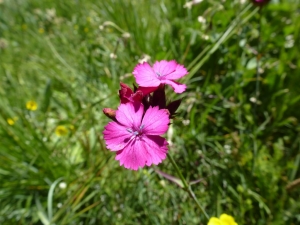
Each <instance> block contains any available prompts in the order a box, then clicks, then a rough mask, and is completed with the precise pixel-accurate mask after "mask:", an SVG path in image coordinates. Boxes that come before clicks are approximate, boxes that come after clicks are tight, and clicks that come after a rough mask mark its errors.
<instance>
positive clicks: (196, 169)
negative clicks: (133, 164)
mask: <svg viewBox="0 0 300 225" xmlns="http://www.w3.org/2000/svg"><path fill="white" fill-rule="evenodd" d="M299 5H300V4H299V0H272V1H271V3H270V4H268V5H267V6H265V7H263V8H261V9H259V8H258V7H255V6H253V5H252V4H251V3H250V1H242V0H232V1H228V0H227V1H225V0H224V1H217V0H209V1H202V2H201V3H199V4H193V2H192V1H191V2H186V1H184V0H178V1H173V0H161V1H156V0H147V1H146V0H98V1H94V0H68V1H60V0H0V99H1V100H0V224H3V225H11V224H44V225H46V224H76V225H78V224H120V225H121V224H206V223H207V221H206V219H205V217H204V216H203V214H202V213H201V211H199V209H198V208H197V206H196V204H195V203H194V202H193V201H192V199H190V198H189V196H188V194H187V193H186V192H184V190H182V189H180V188H179V187H178V186H177V185H176V184H174V183H172V182H170V181H169V180H167V179H165V178H164V177H162V176H161V175H159V174H158V173H157V172H156V170H160V171H163V172H165V173H168V174H170V175H173V176H176V173H175V170H174V169H173V167H172V165H171V163H170V162H169V161H168V159H166V160H165V161H163V163H161V164H160V165H159V166H152V167H149V168H144V169H140V170H139V171H137V172H136V171H130V170H126V169H125V168H123V167H120V166H119V164H118V162H117V161H115V160H114V157H115V153H112V152H110V151H109V150H107V149H106V148H105V143H104V141H103V136H102V131H103V127H104V126H105V125H106V124H107V123H108V121H109V119H108V118H106V117H105V116H104V115H103V114H102V109H103V108H105V107H111V108H117V106H118V104H119V99H118V96H117V93H118V92H117V91H118V89H119V82H125V83H127V84H129V85H131V84H132V83H133V82H134V79H133V76H132V71H133V68H134V67H135V65H136V64H137V63H138V62H139V61H141V60H148V62H150V63H154V62H155V61H156V60H161V59H166V60H171V59H175V60H176V61H178V62H179V63H181V64H183V65H185V67H187V68H188V70H189V72H190V73H189V75H188V76H187V77H186V78H184V79H182V80H181V82H185V83H186V84H187V86H188V89H187V91H186V92H185V93H183V94H182V95H180V96H175V95H174V94H172V91H171V90H170V89H168V90H169V99H175V98H179V97H182V98H183V101H182V104H181V106H180V108H179V110H178V116H177V118H176V119H174V121H173V123H172V126H171V127H170V130H169V132H168V135H167V139H168V140H169V142H170V143H171V145H170V148H169V149H170V151H169V154H172V156H173V157H174V158H175V160H176V162H177V164H178V166H179V167H180V169H181V171H182V173H183V175H184V176H185V177H186V178H187V180H189V181H193V180H198V179H201V181H200V182H199V183H197V184H194V185H192V188H193V190H194V192H195V194H196V196H197V198H198V200H199V201H200V203H201V204H202V206H203V207H204V208H205V210H206V211H207V213H208V214H209V215H210V216H219V215H220V214H222V213H227V214H229V215H232V216H233V217H234V218H235V220H236V222H237V223H238V224H239V225H240V224H261V225H265V224H295V225H296V224H300V201H299V196H300V190H299V183H300V182H299V180H297V179H299V177H300V168H299V165H300V136H299V132H300V123H299V122H300V121H299V119H300V110H299V105H300V71H299V68H300V55H299V50H300V49H299V47H300V43H299V39H300V38H299V32H300V10H299ZM28 101H33V102H31V104H32V106H34V105H35V103H36V104H37V109H36V110H30V109H34V108H30V107H28V105H27V107H26V103H28ZM28 108H29V109H28ZM297 181H298V184H297Z"/></svg>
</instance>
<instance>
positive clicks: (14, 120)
mask: <svg viewBox="0 0 300 225" xmlns="http://www.w3.org/2000/svg"><path fill="white" fill-rule="evenodd" d="M17 120H18V117H13V118H7V119H6V122H7V123H8V124H9V125H10V126H12V125H14V124H15V122H16V121H17Z"/></svg>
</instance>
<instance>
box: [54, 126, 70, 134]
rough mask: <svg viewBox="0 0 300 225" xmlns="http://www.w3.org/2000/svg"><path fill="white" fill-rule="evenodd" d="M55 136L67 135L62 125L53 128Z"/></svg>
mask: <svg viewBox="0 0 300 225" xmlns="http://www.w3.org/2000/svg"><path fill="white" fill-rule="evenodd" d="M55 134H56V136H58V137H61V136H66V135H67V134H68V129H67V128H66V127H65V126H63V125H59V126H57V127H56V128H55Z"/></svg>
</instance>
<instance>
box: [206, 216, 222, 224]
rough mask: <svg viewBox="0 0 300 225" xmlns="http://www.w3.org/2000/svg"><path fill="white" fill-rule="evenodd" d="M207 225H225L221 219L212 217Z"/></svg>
mask: <svg viewBox="0 0 300 225" xmlns="http://www.w3.org/2000/svg"><path fill="white" fill-rule="evenodd" d="M207 225H223V223H222V221H221V220H220V219H218V218H217V217H212V218H210V220H209V221H208V224H207Z"/></svg>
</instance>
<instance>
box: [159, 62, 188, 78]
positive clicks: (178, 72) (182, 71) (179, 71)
mask: <svg viewBox="0 0 300 225" xmlns="http://www.w3.org/2000/svg"><path fill="white" fill-rule="evenodd" d="M187 74H188V71H187V69H186V68H185V67H184V66H182V65H180V64H177V66H176V69H175V71H174V72H172V73H170V74H168V75H165V77H164V78H165V79H168V80H176V79H179V78H181V77H183V76H185V75H187Z"/></svg>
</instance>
